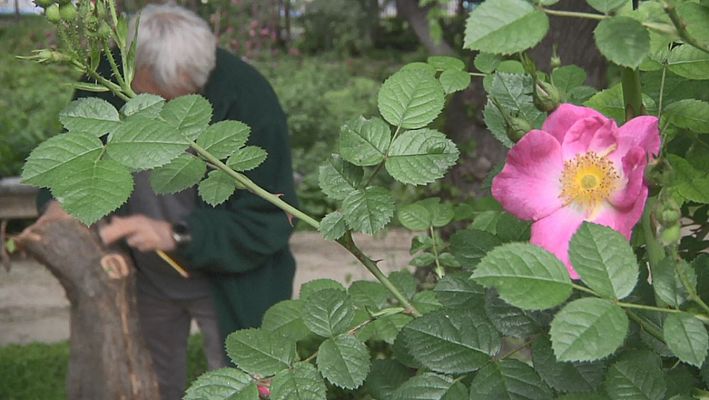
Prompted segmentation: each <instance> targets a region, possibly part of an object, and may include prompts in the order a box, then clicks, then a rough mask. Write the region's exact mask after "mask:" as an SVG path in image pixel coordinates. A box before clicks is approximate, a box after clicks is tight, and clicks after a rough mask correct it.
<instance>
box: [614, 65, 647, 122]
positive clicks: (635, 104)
mask: <svg viewBox="0 0 709 400" xmlns="http://www.w3.org/2000/svg"><path fill="white" fill-rule="evenodd" d="M620 77H621V85H622V86H623V103H624V105H625V120H626V121H628V120H630V119H632V118H634V117H637V116H638V115H643V114H645V109H644V108H643V95H642V91H641V88H640V72H639V71H638V70H636V69H632V68H623V69H622V70H621V72H620Z"/></svg>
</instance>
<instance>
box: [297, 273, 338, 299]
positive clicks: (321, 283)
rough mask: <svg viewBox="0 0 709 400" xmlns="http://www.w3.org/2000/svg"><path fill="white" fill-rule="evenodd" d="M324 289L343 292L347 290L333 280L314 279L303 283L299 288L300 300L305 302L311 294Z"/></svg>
mask: <svg viewBox="0 0 709 400" xmlns="http://www.w3.org/2000/svg"><path fill="white" fill-rule="evenodd" d="M325 289H337V290H341V291H343V292H344V291H346V290H347V289H345V287H344V286H342V284H341V283H340V282H338V281H336V280H334V279H327V278H322V279H314V280H312V281H308V282H305V283H304V284H303V285H302V286H301V287H300V299H301V300H307V299H308V298H309V297H310V296H312V295H313V294H315V293H317V292H319V291H321V290H325Z"/></svg>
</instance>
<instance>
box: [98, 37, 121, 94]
mask: <svg viewBox="0 0 709 400" xmlns="http://www.w3.org/2000/svg"><path fill="white" fill-rule="evenodd" d="M103 52H104V53H105V54H106V58H107V59H108V62H109V64H111V70H112V71H113V76H115V77H116V80H117V81H118V84H119V85H121V88H123V89H124V90H125V89H126V82H125V80H124V79H123V74H121V70H120V69H119V68H118V64H116V59H115V58H114V57H113V52H112V51H111V46H109V43H108V41H107V40H104V42H103Z"/></svg>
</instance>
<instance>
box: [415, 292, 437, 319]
mask: <svg viewBox="0 0 709 400" xmlns="http://www.w3.org/2000/svg"><path fill="white" fill-rule="evenodd" d="M413 303H414V307H416V309H417V310H419V311H421V313H422V314H427V313H429V312H431V311H435V310H438V309H440V308H441V306H442V305H441V303H440V302H439V301H438V299H437V298H436V293H435V292H433V291H432V290H423V291H420V292H418V293H416V294H415V295H414V298H413Z"/></svg>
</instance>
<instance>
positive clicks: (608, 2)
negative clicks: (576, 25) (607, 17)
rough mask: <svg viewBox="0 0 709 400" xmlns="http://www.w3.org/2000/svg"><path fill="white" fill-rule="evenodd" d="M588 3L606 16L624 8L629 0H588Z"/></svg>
mask: <svg viewBox="0 0 709 400" xmlns="http://www.w3.org/2000/svg"><path fill="white" fill-rule="evenodd" d="M587 3H588V5H589V6H591V7H593V8H595V9H596V10H598V11H600V12H602V13H604V14H608V13H610V12H611V11H614V10H616V9H617V8H620V7H622V6H624V5H625V4H626V3H627V0H587Z"/></svg>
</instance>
